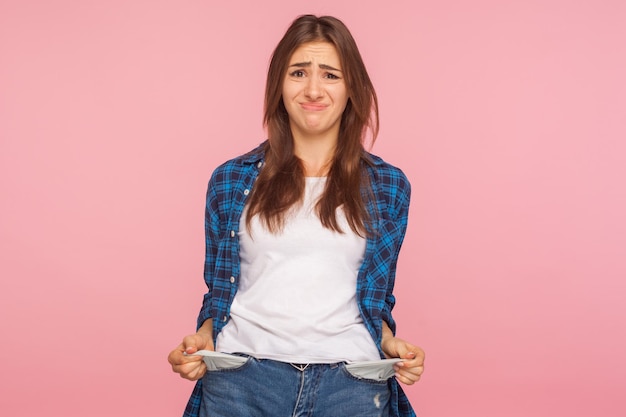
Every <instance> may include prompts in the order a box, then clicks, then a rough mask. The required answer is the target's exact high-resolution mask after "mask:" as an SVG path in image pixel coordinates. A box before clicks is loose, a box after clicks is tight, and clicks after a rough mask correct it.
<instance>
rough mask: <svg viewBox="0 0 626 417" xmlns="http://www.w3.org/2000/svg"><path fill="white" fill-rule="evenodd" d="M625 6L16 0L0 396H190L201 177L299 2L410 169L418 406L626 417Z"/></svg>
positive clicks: (4, 81) (2, 228)
mask: <svg viewBox="0 0 626 417" xmlns="http://www.w3.org/2000/svg"><path fill="white" fill-rule="evenodd" d="M625 5H626V3H625V2H624V1H621V0H613V1H610V0H586V1H585V0H562V1H558V0H519V1H496V0H474V1H461V0H458V1H454V0H438V1H435V0H432V1H414V0H413V1H409V0H406V1H372V2H364V1H354V2H339V1H336V0H333V1H321V0H320V1H317V2H310V3H309V2H306V3H303V2H279V1H248V2H238V1H232V2H228V1H220V2H217V1H191V0H189V1H174V0H143V1H140V0H134V1H122V0H114V1H111V0H109V1H84V0H65V1H62V0H57V1H44V0H41V1H34V0H31V1H28V0H14V1H7V0H2V1H1V2H0V195H1V206H0V232H1V242H0V245H1V246H0V274H1V277H2V278H1V281H0V306H1V307H0V308H1V312H2V316H1V319H0V326H1V327H0V337H1V338H2V339H1V341H0V342H1V343H0V346H1V348H0V349H1V354H0V358H1V361H2V366H1V370H0V386H1V390H0V392H1V394H0V415H3V416H9V415H10V416H35V415H48V416H57V415H58V416H61V415H62V416H66V417H73V416H92V417H98V416H176V415H180V413H181V412H182V409H183V407H184V405H185V403H186V400H187V396H188V394H189V392H190V390H191V388H192V384H191V383H189V382H187V381H184V380H181V379H179V378H178V377H177V376H176V375H174V374H173V373H171V371H170V367H169V365H168V364H167V362H166V355H167V353H168V352H169V350H170V349H171V348H173V347H174V346H175V345H176V344H177V343H178V342H179V340H180V338H181V337H182V336H183V335H185V334H187V333H190V332H192V331H193V330H194V325H195V318H196V313H197V311H198V309H199V307H200V302H201V297H202V293H203V291H204V285H203V283H202V263H203V250H204V248H203V244H204V243H203V208H204V207H203V204H204V193H205V187H206V182H207V180H208V177H209V175H210V173H211V171H212V170H213V169H214V168H215V166H216V165H217V164H218V163H220V162H222V161H224V160H225V159H227V158H229V157H232V156H235V155H237V154H239V153H241V152H243V151H246V150H248V149H249V148H251V147H253V146H254V145H256V144H257V143H259V142H260V141H261V140H262V139H263V138H264V135H263V130H262V126H261V108H262V98H263V88H264V78H265V71H266V67H267V63H268V59H269V55H270V53H271V51H272V49H273V47H274V46H275V44H276V42H277V41H278V40H279V38H280V36H281V35H282V34H283V33H284V30H285V29H286V27H287V26H288V24H289V23H290V21H291V20H292V19H293V18H294V17H295V16H296V15H298V14H302V13H307V12H310V13H316V14H332V15H336V16H338V17H340V18H342V19H343V20H344V21H345V22H346V24H347V25H348V26H349V27H350V29H351V30H352V32H353V34H354V36H355V38H356V39H357V42H358V43H359V45H360V48H361V50H362V54H363V55H364V59H365V61H366V64H367V65H368V68H369V71H370V74H371V77H372V78H373V81H374V84H375V85H376V87H377V90H378V92H379V96H380V106H381V121H382V126H381V133H380V137H379V141H378V142H377V143H376V146H375V147H374V151H375V153H378V154H379V155H381V156H383V157H384V158H385V159H387V160H388V161H390V162H392V163H394V164H395V165H398V166H400V167H402V168H403V169H404V170H405V172H406V173H407V175H408V176H409V178H410V179H411V181H412V183H413V203H412V208H411V218H410V226H409V231H408V236H407V238H406V243H405V246H404V248H403V252H402V254H401V259H400V264H399V270H398V284H397V291H396V292H397V296H398V306H397V309H396V316H397V319H398V322H399V328H400V331H399V333H400V335H401V336H402V337H405V338H407V339H410V340H412V341H415V342H416V343H419V344H421V345H422V346H423V347H424V348H425V349H426V351H427V373H426V374H425V375H424V378H423V380H422V381H421V382H420V383H419V384H417V385H415V386H412V387H409V388H408V389H407V391H408V394H409V396H410V398H411V399H412V402H413V403H414V405H415V407H416V409H417V411H418V414H419V415H420V416H421V417H456V416H464V417H472V416H476V417H492V416H493V417H502V416H507V417H509V416H510V417H515V416H524V417H527V416H541V417H543V416H546V417H547V416H568V417H572V416H573V417H576V416H604V417H611V416H624V415H626V400H625V399H624V395H623V391H624V387H625V386H626V355H625V354H624V352H625V351H626V334H625V333H626V332H625V331H624V328H625V327H626V323H625V321H626V320H625V316H626V307H625V306H624V299H625V295H626V280H625V278H626V261H625V256H626V225H625V221H624V212H626V187H625V185H624V182H625V178H626V168H625V166H626V157H625V155H626V145H625V144H624V141H625V139H626V99H625V97H626V81H625V75H624V74H626V25H624V22H626V7H625ZM338 417H340V416H338Z"/></svg>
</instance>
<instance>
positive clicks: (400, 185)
mask: <svg viewBox="0 0 626 417" xmlns="http://www.w3.org/2000/svg"><path fill="white" fill-rule="evenodd" d="M368 157H369V159H370V161H371V164H368V165H367V170H368V173H369V176H370V183H371V187H372V196H373V198H370V199H367V210H368V213H369V214H370V217H371V218H372V219H374V221H373V222H371V223H372V225H371V226H370V228H372V229H373V232H374V233H370V235H371V236H370V237H368V238H367V243H366V249H365V257H364V261H363V264H362V265H361V268H360V270H359V274H358V277H357V288H356V291H357V301H358V306H359V310H360V312H361V316H362V318H363V322H364V323H365V325H366V327H367V329H368V331H369V332H370V334H371V335H372V338H373V339H374V341H375V342H376V345H377V346H378V350H379V352H380V356H381V358H384V354H383V352H382V349H381V346H380V343H381V339H382V321H383V320H384V321H385V322H387V324H388V325H389V327H390V328H391V330H392V331H393V332H394V333H395V322H394V320H393V318H392V316H391V310H392V308H393V306H394V304H395V298H394V296H393V286H394V280H395V272H396V261H397V259H398V253H399V251H400V246H401V245H402V241H403V239H404V234H405V231H406V227H407V218H408V212H409V199H410V194H411V185H410V184H409V181H408V179H407V178H406V176H405V175H404V173H402V171H400V170H399V169H398V168H396V167H393V166H392V165H390V164H388V163H386V162H384V161H383V160H382V159H380V158H379V157H377V156H374V155H371V154H368ZM263 158H264V153H263V145H261V146H259V147H257V148H256V149H254V150H252V151H251V152H249V153H247V154H245V155H242V156H239V157H237V158H235V159H232V160H230V161H228V162H226V163H224V164H222V165H221V166H219V167H218V168H217V169H216V170H215V171H214V172H213V175H212V176H211V180H210V181H209V186H208V191H207V199H206V213H205V216H206V217H205V233H206V255H205V263H204V281H205V283H206V285H207V287H208V292H207V293H206V294H205V295H204V300H203V303H202V309H201V310H200V314H199V316H198V327H200V326H201V325H202V324H203V323H204V321H205V320H206V319H209V318H213V339H214V340H215V339H216V338H217V335H218V334H219V333H220V331H221V330H222V329H223V328H224V326H225V325H226V323H228V319H229V315H230V306H231V304H232V302H233V299H234V297H235V294H236V292H237V285H238V281H239V274H240V270H241V265H240V259H239V241H238V238H237V236H238V231H239V221H240V218H241V215H242V213H243V209H244V205H245V203H246V198H247V197H248V195H249V194H250V191H251V190H252V186H253V184H254V181H255V179H256V177H257V176H258V174H259V170H260V169H261V167H262V166H263ZM389 383H390V388H391V404H390V405H391V407H390V408H391V417H411V416H415V413H414V412H413V409H412V408H411V405H410V404H409V401H408V399H407V397H406V395H405V394H404V392H402V389H401V388H400V386H399V384H398V382H397V381H396V379H395V378H391V379H390V382H389ZM201 402H202V380H200V381H197V383H196V386H195V388H194V390H193V393H192V395H191V398H190V399H189V402H188V404H187V407H186V409H185V413H184V415H183V416H184V417H197V416H198V415H199V410H200V407H201Z"/></svg>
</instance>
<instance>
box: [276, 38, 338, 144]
mask: <svg viewBox="0 0 626 417" xmlns="http://www.w3.org/2000/svg"><path fill="white" fill-rule="evenodd" d="M283 103H284V104H285V108H286V109H287V113H288V114H289V123H290V126H291V131H292V133H293V136H294V138H295V139H299V138H307V137H315V136H326V137H333V138H334V140H336V139H337V137H338V136H339V125H340V123H341V115H342V114H343V111H344V109H345V108H346V104H347V103H348V92H347V89H346V84H345V81H344V76H343V73H342V68H341V60H340V59H339V54H338V53H337V50H336V49H335V46H334V45H333V44H331V43H328V42H309V43H305V44H302V45H300V47H299V48H297V49H296V50H295V51H294V52H293V54H292V55H291V59H290V60H289V65H288V67H287V74H286V76H285V80H284V82H283ZM329 135H330V136H329ZM332 135H334V136H332Z"/></svg>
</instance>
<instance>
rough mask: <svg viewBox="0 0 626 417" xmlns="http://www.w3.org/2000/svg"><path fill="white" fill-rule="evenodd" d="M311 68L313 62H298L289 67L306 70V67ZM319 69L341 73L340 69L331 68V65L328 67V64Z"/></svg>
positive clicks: (321, 65)
mask: <svg viewBox="0 0 626 417" xmlns="http://www.w3.org/2000/svg"><path fill="white" fill-rule="evenodd" d="M310 66H311V61H309V62H296V63H295V64H291V65H289V68H291V67H297V68H306V67H310ZM319 67H320V68H321V69H325V70H330V71H339V72H341V70H340V69H337V68H335V67H331V66H330V65H326V64H320V65H319Z"/></svg>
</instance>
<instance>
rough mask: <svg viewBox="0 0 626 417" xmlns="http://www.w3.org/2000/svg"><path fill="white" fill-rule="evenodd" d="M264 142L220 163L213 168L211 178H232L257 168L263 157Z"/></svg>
mask: <svg viewBox="0 0 626 417" xmlns="http://www.w3.org/2000/svg"><path fill="white" fill-rule="evenodd" d="M265 143H266V142H263V143H261V144H260V145H259V146H257V147H256V148H254V149H252V150H251V151H249V152H246V153H245V154H242V155H239V156H236V157H235V158H232V159H229V160H228V161H226V162H224V163H222V164H221V165H219V166H218V167H217V168H215V170H214V171H213V175H212V176H211V179H212V180H218V179H234V178H236V177H238V176H240V175H242V174H243V173H245V172H247V171H248V170H249V169H251V168H254V167H257V168H258V167H259V164H262V163H263V160H264V158H265Z"/></svg>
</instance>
